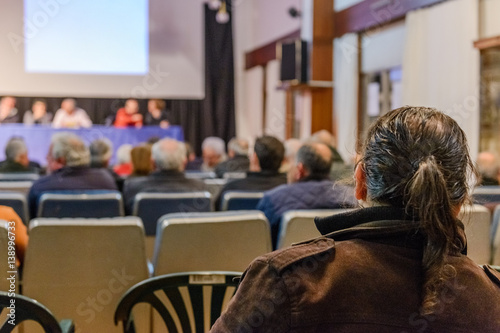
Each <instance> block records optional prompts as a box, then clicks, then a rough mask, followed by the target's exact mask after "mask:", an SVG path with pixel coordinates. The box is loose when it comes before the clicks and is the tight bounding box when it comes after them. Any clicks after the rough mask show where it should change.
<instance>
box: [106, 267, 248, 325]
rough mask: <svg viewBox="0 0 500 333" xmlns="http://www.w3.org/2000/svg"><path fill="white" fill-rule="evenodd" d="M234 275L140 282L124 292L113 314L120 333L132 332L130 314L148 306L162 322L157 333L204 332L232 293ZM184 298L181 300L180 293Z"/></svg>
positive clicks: (210, 274) (184, 276) (166, 277)
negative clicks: (119, 327) (141, 306)
mask: <svg viewBox="0 0 500 333" xmlns="http://www.w3.org/2000/svg"><path fill="white" fill-rule="evenodd" d="M240 275H241V273H236V272H190V273H179V274H168V275H163V276H158V277H154V278H150V279H148V280H146V281H143V282H140V283H138V284H136V285H135V286H133V287H132V288H131V289H129V290H128V291H127V293H126V294H125V295H124V296H123V298H122V299H121V300H120V303H119V304H118V307H117V309H116V312H115V323H116V324H118V323H119V322H121V323H122V324H123V325H122V327H123V332H124V333H132V332H135V329H134V317H133V316H131V311H132V309H133V307H134V306H135V305H136V304H139V303H146V304H150V305H151V306H152V307H153V308H154V309H155V310H156V312H157V313H158V314H159V315H160V316H159V318H162V319H163V320H162V321H163V327H161V328H160V329H161V332H167V329H168V332H184V333H188V332H208V331H209V330H210V327H211V326H212V325H213V324H214V323H215V321H216V320H217V318H218V317H219V316H220V314H221V312H222V311H223V310H224V309H225V308H226V306H227V303H228V302H229V300H230V298H231V297H232V296H233V295H234V293H235V291H236V286H237V284H238V283H237V282H235V281H234V278H236V277H239V276H240ZM183 289H184V290H183ZM186 293H187V297H183V294H184V295H186Z"/></svg>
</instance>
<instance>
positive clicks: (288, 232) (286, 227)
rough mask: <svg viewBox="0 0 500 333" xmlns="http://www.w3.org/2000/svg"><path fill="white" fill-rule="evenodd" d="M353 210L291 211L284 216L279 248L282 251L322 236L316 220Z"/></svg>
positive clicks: (279, 236)
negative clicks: (295, 244) (315, 222)
mask: <svg viewBox="0 0 500 333" xmlns="http://www.w3.org/2000/svg"><path fill="white" fill-rule="evenodd" d="M349 210H352V209H311V210H291V211H288V212H286V213H285V214H283V217H282V219H281V230H280V233H279V235H278V243H277V248H278V249H281V248H284V247H287V246H290V245H292V244H294V243H299V242H302V241H306V240H309V239H313V238H316V237H319V236H321V233H320V232H319V231H318V229H316V225H315V224H314V218H315V217H316V216H318V217H325V216H330V215H334V214H339V213H344V212H347V211H349Z"/></svg>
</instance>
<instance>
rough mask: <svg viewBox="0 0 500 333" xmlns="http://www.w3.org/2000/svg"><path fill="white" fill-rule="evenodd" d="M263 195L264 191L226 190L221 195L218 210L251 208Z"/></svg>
mask: <svg viewBox="0 0 500 333" xmlns="http://www.w3.org/2000/svg"><path fill="white" fill-rule="evenodd" d="M263 196H264V192H249V191H227V192H224V194H223V195H222V201H221V207H220V210H222V211H225V210H252V209H256V208H257V204H258V203H259V201H260V199H262V197H263Z"/></svg>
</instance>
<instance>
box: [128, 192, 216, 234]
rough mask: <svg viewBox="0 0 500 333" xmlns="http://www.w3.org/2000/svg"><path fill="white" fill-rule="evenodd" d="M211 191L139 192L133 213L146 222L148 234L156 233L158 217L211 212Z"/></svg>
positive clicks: (145, 226)
mask: <svg viewBox="0 0 500 333" xmlns="http://www.w3.org/2000/svg"><path fill="white" fill-rule="evenodd" d="M209 211H211V195H210V193H209V192H175V193H146V192H143V193H138V194H137V195H136V196H135V198H134V205H133V208H132V215H134V216H139V217H140V218H141V219H142V222H143V223H144V229H145V230H146V235H148V236H150V235H155V234H156V223H157V221H158V219H159V218H160V217H161V216H162V215H165V214H169V213H189V212H209Z"/></svg>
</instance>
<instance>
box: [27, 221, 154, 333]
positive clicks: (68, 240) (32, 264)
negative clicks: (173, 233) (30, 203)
mask: <svg viewBox="0 0 500 333" xmlns="http://www.w3.org/2000/svg"><path fill="white" fill-rule="evenodd" d="M29 234H30V243H29V246H28V249H27V251H26V256H25V260H24V270H23V294H24V295H26V296H29V297H31V298H34V299H36V300H37V301H40V302H41V303H43V304H45V305H46V306H47V307H49V308H50V309H51V311H52V312H53V313H54V315H55V316H56V318H58V319H59V320H61V319H62V318H71V319H73V321H74V322H75V325H76V327H77V328H78V330H81V332H109V333H111V332H120V328H118V327H116V326H114V325H113V314H114V309H115V308H116V306H117V304H118V301H119V299H120V297H121V296H122V294H123V293H124V292H125V291H126V290H127V289H128V288H130V287H131V286H133V285H134V284H136V283H138V282H140V281H143V280H145V279H147V278H148V276H149V274H148V268H147V262H146V254H145V249H144V230H143V227H142V222H141V221H140V219H139V218H137V217H121V218H108V219H44V218H37V219H34V220H32V221H31V223H30V232H29Z"/></svg>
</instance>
